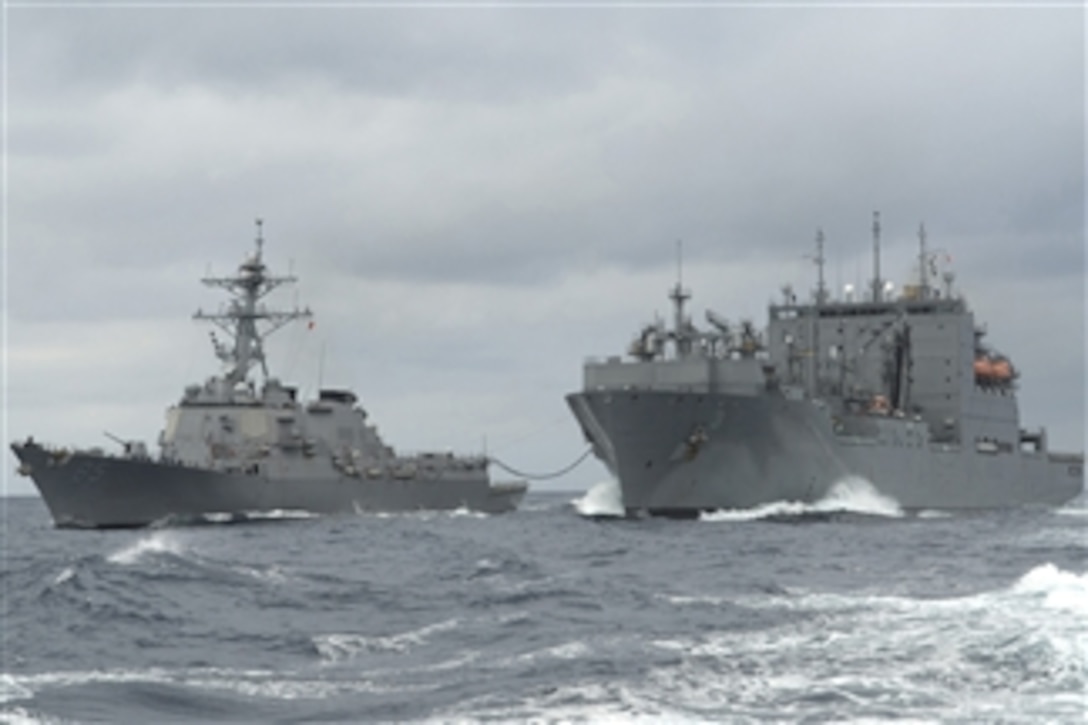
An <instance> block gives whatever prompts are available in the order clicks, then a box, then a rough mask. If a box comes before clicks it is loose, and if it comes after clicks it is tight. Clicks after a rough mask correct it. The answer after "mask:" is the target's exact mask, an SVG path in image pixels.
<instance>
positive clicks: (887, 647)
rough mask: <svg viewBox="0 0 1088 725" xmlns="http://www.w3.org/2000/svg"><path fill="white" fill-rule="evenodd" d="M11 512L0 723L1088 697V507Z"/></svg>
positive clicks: (758, 710)
mask: <svg viewBox="0 0 1088 725" xmlns="http://www.w3.org/2000/svg"><path fill="white" fill-rule="evenodd" d="M613 493H614V492H611V491H610V490H609V489H608V485H607V484H602V486H598V487H595V488H594V489H593V490H591V491H590V492H589V493H587V494H580V493H566V494H561V493H531V494H530V495H529V496H528V498H527V499H526V501H525V503H524V505H523V508H522V509H521V510H520V511H518V512H516V513H513V514H507V515H499V516H480V515H474V514H470V513H466V512H456V513H452V514H451V513H444V514H410V515H384V516H383V515H360V516H339V517H329V518H305V517H302V516H301V515H298V514H295V513H292V512H282V513H281V514H277V515H273V516H270V517H269V519H270V520H261V521H253V522H249V523H234V524H208V525H199V526H185V527H180V526H179V527H172V528H171V527H168V528H158V529H145V530H135V531H104V532H99V531H69V530H57V529H54V528H52V526H51V524H50V520H49V518H48V515H47V512H46V510H45V508H44V506H43V505H42V503H41V502H40V501H38V500H37V499H9V500H7V501H6V502H5V504H4V506H5V509H4V516H3V525H4V529H3V541H2V544H3V569H2V593H3V600H2V609H0V623H2V626H3V636H2V641H0V653H2V663H0V722H12V723H23V722H47V723H52V722H133V723H164V722H173V721H184V722H209V721H216V722H219V721H246V722H253V721H259V722H295V721H335V722H371V721H411V722H477V721H501V722H524V721H534V722H553V721H560V722H600V721H609V722H655V723H656V722H725V723H734V722H737V723H745V722H753V723H762V722H788V723H793V722H825V721H850V722H857V721H870V722H872V721H909V722H962V723H979V722H1006V723H1043V722H1048V723H1072V722H1081V723H1083V722H1085V720H1086V718H1088V537H1086V534H1088V506H1086V504H1085V503H1084V502H1078V503H1075V504H1073V505H1070V506H1067V507H1065V508H1061V509H1058V510H1018V511H1004V512H991V513H973V514H962V515H947V514H941V513H937V512H922V513H921V514H903V513H902V512H900V511H898V509H897V508H896V507H895V505H894V502H890V503H889V502H887V501H883V500H880V499H879V497H874V496H872V495H868V494H866V493H865V492H864V491H858V490H854V491H846V492H845V493H842V494H841V495H839V496H838V497H837V498H836V499H835V500H833V501H825V502H822V503H821V504H817V505H810V506H799V505H795V504H788V503H783V504H776V505H772V506H768V507H765V508H763V509H760V510H757V511H754V512H743V513H740V512H722V513H718V514H713V515H709V516H707V517H705V518H704V519H703V520H698V521H669V520H657V519H652V520H638V521H628V520H619V519H613V518H607V517H600V516H593V515H590V514H602V513H605V512H606V511H607V510H608V508H609V506H610V503H609V499H610V496H612V495H613Z"/></svg>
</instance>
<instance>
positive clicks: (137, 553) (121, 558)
mask: <svg viewBox="0 0 1088 725" xmlns="http://www.w3.org/2000/svg"><path fill="white" fill-rule="evenodd" d="M182 551H183V547H182V545H181V541H180V539H179V538H178V536H177V534H176V533H174V532H170V531H156V532H154V533H152V534H148V535H147V536H143V537H141V538H139V539H137V540H136V541H134V542H132V543H131V544H129V545H128V546H126V547H123V548H121V549H119V550H117V551H115V552H113V553H112V554H110V555H109V556H108V557H106V560H107V561H109V562H110V563H111V564H122V565H124V566H130V565H132V564H135V563H137V562H138V561H140V559H142V558H143V557H144V556H145V555H147V554H163V553H168V554H180V553H181V552H182Z"/></svg>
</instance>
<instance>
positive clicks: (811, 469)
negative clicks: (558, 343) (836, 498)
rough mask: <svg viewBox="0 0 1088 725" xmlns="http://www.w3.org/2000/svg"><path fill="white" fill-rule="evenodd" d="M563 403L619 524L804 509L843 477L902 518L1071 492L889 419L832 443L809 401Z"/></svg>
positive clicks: (1047, 501) (1059, 466)
mask: <svg viewBox="0 0 1088 725" xmlns="http://www.w3.org/2000/svg"><path fill="white" fill-rule="evenodd" d="M567 400H568V403H569V405H570V407H571V409H572V411H573V413H574V415H575V417H576V418H577V419H578V421H579V423H580V424H581V426H582V429H583V432H584V433H585V435H586V438H587V439H588V440H589V441H590V443H591V444H592V445H593V447H594V451H595V453H596V455H597V457H598V458H599V459H600V460H601V461H602V462H603V463H604V464H605V466H606V467H607V468H608V469H609V471H610V472H611V473H612V474H613V475H614V476H615V477H616V478H617V479H618V481H619V484H620V489H621V491H622V494H623V500H624V506H625V507H626V509H627V510H628V512H629V513H631V514H642V513H649V514H656V515H668V516H677V517H688V516H694V515H697V514H698V513H699V512H700V511H708V510H716V509H743V508H751V507H754V506H758V505H761V504H766V503H771V502H775V501H801V502H813V501H817V500H819V499H821V498H823V497H824V496H826V495H827V494H828V492H829V491H830V490H831V488H832V486H833V485H834V484H835V483H836V482H838V481H841V480H843V479H845V478H847V477H850V476H859V477H863V478H865V479H867V480H868V481H869V482H870V483H871V484H872V485H873V487H874V488H875V489H876V490H878V491H879V492H880V493H883V494H885V495H887V496H890V497H892V498H894V499H895V500H896V501H897V502H898V503H899V505H900V506H902V507H903V508H905V509H987V508H1005V507H1015V506H1025V505H1051V506H1052V505H1061V504H1063V503H1065V502H1067V501H1069V500H1071V499H1073V498H1074V497H1076V496H1077V495H1078V494H1079V493H1080V492H1081V491H1082V489H1083V461H1082V460H1081V459H1079V458H1077V457H1058V456H1051V455H1048V454H1046V453H1026V452H1023V453H1022V452H1020V451H1014V452H1011V453H1003V454H1000V455H992V454H991V455H987V454H985V453H979V452H977V451H976V450H975V449H974V448H960V447H957V446H946V445H940V444H934V443H931V442H930V441H929V440H928V436H927V435H925V432H924V428H923V427H922V426H921V425H918V424H914V423H912V422H911V421H907V420H902V419H895V418H890V417H885V418H878V417H873V418H871V419H868V420H867V421H865V422H866V423H867V424H868V425H869V430H868V431H867V435H866V436H844V435H841V434H839V433H837V432H836V430H835V422H834V420H833V418H832V416H831V415H830V413H829V412H828V410H827V409H826V407H824V406H823V405H821V404H820V403H818V402H814V401H812V400H809V399H806V398H801V397H797V398H795V399H790V398H788V397H786V396H783V395H781V394H778V393H772V392H767V393H759V394H755V395H727V394H711V393H695V392H666V391H646V390H639V391H626V390H602V391H594V392H582V393H576V394H572V395H570V396H568V398H567Z"/></svg>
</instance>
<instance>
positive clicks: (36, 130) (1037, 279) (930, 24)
mask: <svg viewBox="0 0 1088 725" xmlns="http://www.w3.org/2000/svg"><path fill="white" fill-rule="evenodd" d="M6 19H7V25H6V44H7V45H6V55H7V66H6V82H7V106H6V114H7V116H6V118H7V136H6V142H7V148H6V152H7V156H6V160H7V182H8V185H7V189H6V193H7V197H6V203H7V218H6V220H5V221H6V232H7V233H6V238H5V239H4V243H5V253H6V258H5V259H6V265H5V269H4V283H5V288H4V293H5V296H6V308H5V323H6V335H7V338H6V340H7V345H6V349H5V352H6V363H7V381H6V382H7V386H6V390H5V396H4V400H3V405H4V410H5V413H6V429H5V431H4V433H5V438H6V440H7V441H11V440H15V439H21V438H25V437H26V436H27V435H28V434H33V435H34V436H35V437H36V438H39V439H45V440H47V441H50V442H55V443H58V444H66V445H73V444H74V445H83V446H89V445H103V446H106V447H109V446H110V445H111V444H110V443H109V441H108V440H107V439H106V438H105V437H104V436H103V433H102V431H104V430H108V431H110V432H112V433H115V434H117V435H120V436H123V437H126V438H142V439H145V440H147V441H149V442H153V441H154V440H155V439H156V437H157V435H158V431H159V429H160V428H161V425H162V421H163V412H164V409H165V408H166V407H167V406H168V405H169V404H172V403H174V402H176V401H177V399H178V398H179V397H180V394H181V391H182V389H183V387H184V386H185V385H186V384H189V383H193V382H200V381H202V380H203V379H204V378H205V377H207V376H208V375H210V374H212V373H214V372H216V371H217V370H218V363H217V361H216V359H215V358H214V357H213V355H212V349H211V346H210V344H209V342H208V328H207V327H206V326H205V325H202V324H200V323H197V322H195V321H193V320H192V319H191V315H192V313H193V312H194V311H195V310H196V309H197V308H198V307H203V308H204V309H205V310H209V309H214V308H215V307H216V306H217V304H218V303H219V302H220V301H221V298H220V297H219V296H217V293H216V292H215V291H214V290H211V289H207V288H204V287H203V286H202V285H200V284H199V282H198V279H199V278H200V277H201V276H203V275H204V274H205V273H206V272H207V271H208V269H209V268H210V269H211V270H212V271H213V272H214V273H217V274H225V273H229V272H232V271H233V270H234V269H235V267H236V265H237V264H238V262H240V261H241V259H242V257H243V256H244V255H246V254H247V253H249V252H250V251H251V249H252V245H253V241H252V240H253V237H254V224H253V220H254V219H255V218H256V217H262V218H263V219H264V220H265V237H266V241H267V243H266V246H265V252H266V260H267V261H268V262H269V264H270V265H271V266H272V267H273V268H274V269H276V270H278V271H282V272H286V271H287V270H288V268H289V267H290V268H291V269H292V270H293V271H294V273H296V274H297V275H298V276H299V277H300V284H299V285H297V286H296V288H295V290H293V291H286V292H280V293H278V296H273V298H272V299H273V301H276V302H279V303H281V304H283V305H285V306H291V305H292V304H294V302H295V301H296V300H297V301H298V302H299V303H300V304H302V305H308V306H310V307H311V308H312V309H313V310H314V312H315V315H316V322H317V325H316V327H315V329H313V330H311V331H307V330H306V329H304V328H303V327H302V326H297V327H295V328H294V329H285V330H283V331H281V332H279V333H278V334H277V335H276V336H275V337H274V338H272V340H271V341H270V352H271V353H272V358H271V366H272V368H273V372H274V373H275V374H278V375H279V376H280V377H282V378H284V379H285V380H287V381H288V382H293V383H297V384H299V385H300V386H301V387H302V388H303V389H304V390H309V391H311V392H312V391H313V390H314V389H315V388H316V387H317V384H318V377H319V374H320V376H321V377H322V382H323V384H324V385H326V386H334V385H335V386H341V387H349V388H353V389H355V390H356V391H357V392H358V393H359V394H360V396H361V398H362V402H363V405H364V406H365V407H366V408H367V410H368V411H369V412H370V414H371V417H372V420H373V421H374V422H376V423H377V424H378V426H379V430H380V432H381V433H382V435H383V436H384V437H385V438H386V439H387V441H388V442H390V443H391V444H393V445H394V446H396V447H397V448H400V449H406V450H419V449H428V448H442V449H445V448H452V449H454V450H457V451H464V452H471V451H478V450H480V449H481V448H482V447H483V446H484V444H485V440H486V445H487V449H488V451H489V452H490V453H492V454H493V455H495V456H497V457H498V458H500V459H502V460H504V461H506V462H507V463H509V464H511V465H514V466H517V467H519V468H522V469H526V470H529V471H548V470H554V469H558V468H561V467H562V466H564V465H566V464H567V463H569V462H570V461H572V460H573V459H574V458H575V457H577V456H578V455H579V454H580V453H581V452H582V451H583V450H584V448H585V443H584V441H583V440H582V438H581V434H580V432H579V430H578V426H577V425H576V424H575V422H574V420H573V417H572V416H571V415H570V414H569V412H568V410H567V408H566V404H565V402H564V396H565V395H566V394H567V393H569V392H572V391H574V390H576V389H577V388H578V387H579V386H580V384H581V366H582V363H583V360H584V358H585V357H587V356H604V355H609V354H619V353H621V352H622V351H623V350H625V349H626V346H627V344H628V343H629V341H630V339H631V337H632V335H633V333H634V332H635V331H636V329H637V328H638V327H639V326H640V325H641V324H642V323H644V322H647V321H650V320H651V319H652V317H653V315H654V313H655V312H662V313H664V312H666V311H667V310H668V302H667V300H666V297H665V294H666V290H667V289H668V287H669V286H670V285H671V284H672V283H673V281H674V279H675V274H676V260H675V242H676V240H677V239H682V240H683V244H684V278H685V283H686V284H688V285H689V286H691V287H692V288H693V291H694V295H695V296H694V300H693V303H694V311H695V313H696V315H697V317H698V318H699V319H700V320H701V319H702V310H703V309H704V308H707V307H711V308H713V309H715V310H716V311H717V312H719V313H720V314H722V315H724V316H726V317H728V318H731V319H738V318H741V317H748V318H753V319H755V320H757V321H759V322H762V321H763V320H764V319H765V308H766V304H767V302H768V300H769V298H770V297H771V296H772V295H774V296H777V294H778V289H779V287H780V286H781V285H782V284H783V283H786V282H789V283H792V284H793V285H794V286H795V287H796V288H797V289H799V290H808V289H809V288H810V287H811V286H812V284H813V283H814V279H815V271H814V268H813V265H812V264H811V262H810V261H807V260H806V259H805V257H804V255H806V254H811V252H812V245H813V238H814V236H815V232H816V229H817V227H821V228H822V229H823V230H824V233H825V234H826V237H827V254H828V259H829V261H828V268H827V275H828V279H829V281H830V282H831V283H833V284H834V285H835V286H836V287H840V288H841V286H842V285H843V284H845V283H848V282H857V281H858V280H860V279H863V278H864V277H865V275H867V274H868V273H869V270H870V268H871V262H870V258H869V250H870V232H869V227H870V223H871V215H872V212H873V210H875V209H879V210H880V211H881V214H882V218H883V222H884V240H885V248H884V260H883V265H882V266H883V272H884V276H886V277H888V278H891V279H893V280H895V281H896V282H898V283H902V282H903V281H905V280H906V279H907V277H908V275H909V274H910V273H911V263H912V261H913V259H914V255H915V254H916V246H915V245H916V239H915V233H916V230H917V228H918V225H919V223H920V222H922V221H924V222H925V223H926V227H927V229H928V231H929V243H930V245H931V246H932V247H934V248H939V249H943V250H946V251H947V252H948V253H949V254H950V255H951V256H952V260H953V266H954V269H955V270H956V273H957V278H956V280H957V285H958V286H959V288H960V289H961V290H962V291H963V293H964V294H965V295H966V296H967V298H968V300H969V303H970V304H971V306H972V308H973V310H974V311H975V313H976V315H977V316H978V318H979V320H980V321H983V322H985V323H986V324H987V326H988V329H989V340H990V342H991V343H992V344H994V345H995V346H996V347H998V348H999V349H1001V350H1002V351H1004V352H1006V353H1008V354H1009V355H1010V356H1011V357H1012V358H1013V361H1014V363H1015V364H1016V365H1017V366H1018V367H1019V368H1020V369H1021V371H1022V375H1023V377H1022V379H1021V396H1020V401H1021V413H1022V416H1023V418H1024V423H1025V424H1026V425H1029V426H1032V427H1035V426H1038V425H1040V424H1043V425H1046V426H1047V427H1048V428H1049V430H1050V433H1051V440H1052V444H1053V446H1054V447H1056V448H1060V449H1081V448H1083V445H1084V437H1085V427H1084V413H1085V298H1084V287H1085V244H1084V206H1085V182H1084V179H1085V170H1084V169H1085V154H1084V128H1085V78H1084V67H1085V42H1084V39H1085V18H1084V12H1083V10H1082V9H1080V8H1076V7H1066V8H1050V9H1037V8H1032V7H1024V8H1019V9H1017V8H1005V9H996V8H977V7H976V8H962V7H961V8H959V9H939V8H938V9H934V8H928V9H921V8H909V7H898V8H871V7H870V8H853V9H850V8H834V7H813V8H808V9H797V8H759V7H752V8H744V7H718V8H713V7H688V8H666V7H658V8H641V9H640V8H635V7H600V6H598V7H594V8H578V7H572V6H570V4H568V6H567V7H563V8H546V7H517V6H515V5H511V6H508V7H487V8H482V7H476V8H473V7H447V8H414V9H411V8H400V9H397V8H382V7H363V6H360V7H340V8H324V9H322V8H314V7H302V6H300V7H297V8H294V7H279V8H269V7H265V8H257V7H248V8H247V7H239V6H238V4H237V3H235V4H234V7H230V8H228V7H220V8H217V7H212V6H210V4H207V3H205V6H204V7H201V8H198V9H191V8H188V9H182V8H177V7H173V8H171V7H163V6H160V7H155V6H153V5H151V4H146V5H144V6H142V7H141V6H139V5H138V4H133V5H132V6H130V7H116V8H113V9H101V8H88V7H83V8H80V7H42V6H30V5H24V6H14V7H9V8H8V9H7V11H6ZM322 350H324V354H323V355H322V352H321V351H322ZM322 358H323V359H324V364H323V366H322V364H321V363H320V362H319V361H320V360H321V359H322ZM319 370H320V371H321V372H320V373H319ZM5 456H6V457H5V458H4V476H5V480H4V485H5V490H7V491H8V492H10V493H16V494H22V493H29V492H31V491H32V490H33V489H32V487H31V484H30V482H29V480H28V479H21V478H16V477H15V476H14V475H13V470H14V467H15V465H16V463H15V460H14V457H13V456H12V455H11V454H10V452H7V453H6V454H5ZM493 475H495V477H496V478H499V479H502V478H504V476H503V475H502V473H501V471H495V470H493ZM605 477H606V474H605V472H604V468H603V467H602V466H600V465H599V464H598V463H596V462H595V461H594V462H592V463H586V464H583V465H582V466H581V467H580V468H579V469H577V470H576V471H575V472H574V473H572V474H570V475H568V476H566V477H564V478H561V479H559V480H558V481H557V482H556V484H555V485H557V486H559V487H562V488H569V489H584V488H587V487H588V486H590V485H592V484H594V483H596V482H597V481H600V480H602V479H604V478H605Z"/></svg>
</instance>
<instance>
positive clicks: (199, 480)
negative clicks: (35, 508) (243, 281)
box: [12, 443, 526, 528]
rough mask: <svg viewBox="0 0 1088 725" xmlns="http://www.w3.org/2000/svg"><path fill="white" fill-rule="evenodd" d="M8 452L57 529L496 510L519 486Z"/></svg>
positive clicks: (35, 448)
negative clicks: (218, 517) (225, 518)
mask: <svg viewBox="0 0 1088 725" xmlns="http://www.w3.org/2000/svg"><path fill="white" fill-rule="evenodd" d="M12 450H13V451H14V452H15V455H16V456H17V457H18V458H19V461H20V463H21V464H22V465H21V466H20V469H21V470H22V471H23V472H24V473H26V474H27V475H29V476H30V477H31V478H32V479H33V481H34V483H35V485H36V486H37V487H38V490H39V491H40V492H41V495H42V498H43V499H44V500H45V503H46V506H47V507H48V508H49V511H50V513H51V514H52V516H53V520H54V522H55V523H56V525H57V526H60V527H79V528H104V527H137V526H146V525H149V524H152V523H155V522H159V521H164V520H174V519H180V520H189V519H198V518H200V517H203V516H207V515H209V514H231V515H237V516H245V515H250V514H257V513H261V512H270V511H279V510H285V511H306V512H312V513H316V514H332V513H352V512H367V511H388V512H397V511H417V510H453V509H459V508H465V509H468V510H472V511H479V512H484V513H503V512H506V511H511V510H513V509H514V508H515V507H516V506H517V505H518V503H519V502H520V500H521V498H522V497H523V496H524V495H525V490H526V486H525V484H523V483H511V484H490V483H488V481H487V480H486V478H483V477H475V478H466V477H464V476H462V477H458V478H454V477H452V476H449V477H436V478H426V477H416V478H412V479H398V478H387V477H383V478H365V477H351V476H337V477H325V478H271V477H267V476H263V475H259V474H243V473H224V472H218V471H211V470H207V469H201V468H195V467H190V466H182V465H172V464H165V463H160V462H156V461H152V460H138V459H130V458H118V457H112V456H105V455H97V454H93V453H83V452H77V453H71V454H67V453H63V452H54V451H50V450H47V449H45V448H43V447H42V446H40V445H38V444H35V443H26V444H14V445H12Z"/></svg>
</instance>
